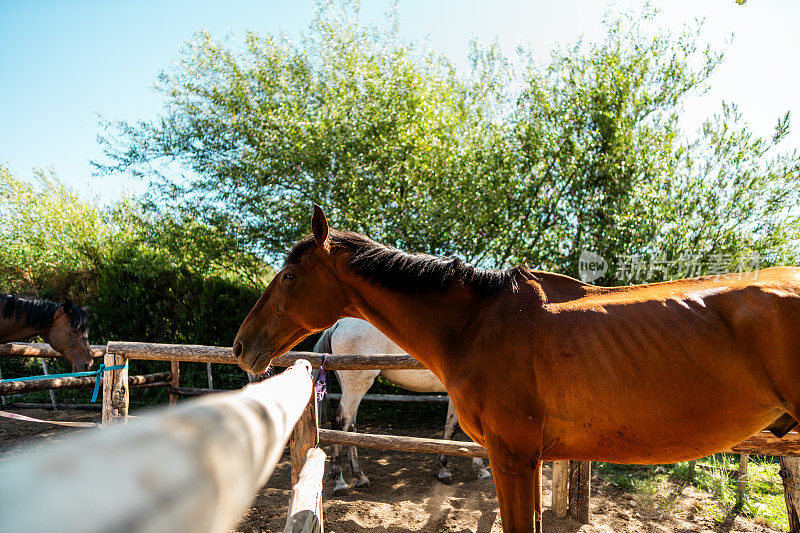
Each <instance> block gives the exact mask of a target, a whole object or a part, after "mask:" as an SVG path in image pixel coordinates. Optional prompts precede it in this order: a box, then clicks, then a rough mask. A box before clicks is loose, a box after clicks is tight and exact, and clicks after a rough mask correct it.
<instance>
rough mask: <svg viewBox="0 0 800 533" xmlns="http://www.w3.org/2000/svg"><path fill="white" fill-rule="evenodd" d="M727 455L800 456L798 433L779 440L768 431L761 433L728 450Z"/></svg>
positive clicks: (799, 434) (799, 436)
mask: <svg viewBox="0 0 800 533" xmlns="http://www.w3.org/2000/svg"><path fill="white" fill-rule="evenodd" d="M721 451H725V452H729V453H748V454H750V455H783V456H789V457H796V456H800V433H796V432H792V433H787V434H786V435H784V436H783V437H781V438H778V437H776V436H775V435H773V434H772V433H770V432H769V431H761V432H759V433H757V434H755V435H753V436H752V437H750V438H749V439H747V440H746V441H744V442H742V443H741V444H737V445H736V446H733V447H732V448H731V449H730V450H721Z"/></svg>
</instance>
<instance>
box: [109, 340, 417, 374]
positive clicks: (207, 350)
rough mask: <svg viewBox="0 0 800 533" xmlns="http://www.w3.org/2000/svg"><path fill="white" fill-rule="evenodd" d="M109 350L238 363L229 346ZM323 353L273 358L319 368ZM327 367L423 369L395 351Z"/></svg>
mask: <svg viewBox="0 0 800 533" xmlns="http://www.w3.org/2000/svg"><path fill="white" fill-rule="evenodd" d="M108 353H113V354H116V355H123V356H125V357H127V358H128V359H146V360H150V361H181V362H196V363H224V364H232V365H235V364H237V362H238V361H237V360H236V357H234V356H233V349H232V348H222V347H220V346H201V345H191V344H156V343H143V342H120V341H111V342H109V343H108ZM323 357H324V355H323V354H321V353H316V352H289V353H287V354H284V355H282V356H280V357H277V358H275V359H273V360H272V364H273V365H275V366H291V365H293V364H294V363H295V362H296V361H299V360H300V359H303V360H306V361H308V362H309V363H311V366H312V367H314V368H319V367H320V365H321V364H322V359H323ZM325 368H326V369H328V370H365V369H371V368H390V369H397V370H423V369H425V366H424V365H423V364H422V363H420V362H419V361H417V360H416V359H414V358H413V357H411V356H410V355H397V354H375V355H360V354H333V355H328V356H327V359H326V361H325Z"/></svg>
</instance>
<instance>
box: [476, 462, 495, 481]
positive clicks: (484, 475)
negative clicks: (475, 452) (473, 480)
mask: <svg viewBox="0 0 800 533" xmlns="http://www.w3.org/2000/svg"><path fill="white" fill-rule="evenodd" d="M472 468H474V469H475V471H476V472H477V473H478V479H489V478H490V477H492V473H491V472H490V471H489V469H488V468H486V464H484V462H483V459H481V458H480V457H473V458H472Z"/></svg>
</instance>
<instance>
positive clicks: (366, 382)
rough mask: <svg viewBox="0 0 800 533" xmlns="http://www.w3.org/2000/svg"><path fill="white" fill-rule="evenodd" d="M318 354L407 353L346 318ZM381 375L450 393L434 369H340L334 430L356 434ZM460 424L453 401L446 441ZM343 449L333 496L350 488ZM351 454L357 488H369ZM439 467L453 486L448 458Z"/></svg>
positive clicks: (335, 462) (335, 461) (479, 463)
mask: <svg viewBox="0 0 800 533" xmlns="http://www.w3.org/2000/svg"><path fill="white" fill-rule="evenodd" d="M314 351H315V352H318V353H334V354H384V353H387V354H405V352H404V351H403V350H401V349H400V347H399V346H397V345H396V344H395V343H393V342H392V341H391V340H389V338H388V337H386V335H384V334H383V333H381V332H380V331H378V329H377V328H375V326H373V325H372V324H370V323H369V322H365V321H364V320H359V319H357V318H342V319H340V320H339V321H338V322H337V323H336V324H334V325H333V326H331V327H330V328H328V329H327V330H325V331H324V332H323V334H322V336H321V337H320V339H319V340H318V341H317V343H316V345H315V346H314ZM378 375H381V376H383V378H384V379H386V380H388V381H390V382H392V383H394V384H395V385H397V386H398V387H402V388H404V389H408V390H412V391H416V392H446V391H445V389H444V385H442V382H441V381H439V379H438V378H437V377H436V376H435V375H434V374H433V372H431V371H430V370H388V369H384V370H337V371H336V377H337V378H339V383H340V384H341V386H342V399H341V401H340V402H339V408H338V409H337V410H336V418H335V419H334V421H333V422H332V425H333V429H338V430H342V431H355V423H356V412H357V411H358V405H359V404H360V403H361V399H362V398H363V397H364V395H365V394H366V393H367V390H368V389H369V388H370V386H372V383H373V382H374V381H375V378H376V377H378ZM457 423H458V420H457V418H456V411H455V408H454V407H453V402H448V406H447V420H446V422H445V427H444V438H445V439H447V440H450V439H452V438H453V435H454V434H455V431H456V424H457ZM341 448H342V447H341V445H338V444H336V445H334V447H333V455H332V456H331V469H330V473H329V476H330V478H331V479H333V480H335V481H336V487H335V488H334V490H333V493H334V494H337V495H339V494H347V493H348V492H349V489H350V487H348V486H347V483H345V481H344V478H343V477H342V453H341V452H342V450H341ZM348 452H349V456H350V468H351V470H352V474H353V477H355V478H356V484H355V486H356V487H366V486H369V479H367V476H365V475H364V472H362V471H361V467H360V466H359V464H358V452H357V450H356V447H355V446H348ZM436 464H437V466H438V467H439V472H438V474H437V475H436V477H437V478H438V479H439V481H441V482H442V483H445V484H447V485H450V484H452V483H453V475H452V474H451V473H450V471H449V470H447V456H445V455H439V456H437V461H436ZM472 466H473V467H475V469H476V470H477V473H478V478H480V479H485V478H488V477H491V474H490V473H489V470H488V469H487V468H486V467H485V466H484V464H483V459H480V458H478V457H476V458H473V460H472Z"/></svg>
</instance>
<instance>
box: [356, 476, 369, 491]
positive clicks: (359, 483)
mask: <svg viewBox="0 0 800 533" xmlns="http://www.w3.org/2000/svg"><path fill="white" fill-rule="evenodd" d="M356 487H357V488H359V489H363V488H366V487H369V479H367V478H363V479H359V480H358V481H356Z"/></svg>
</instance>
